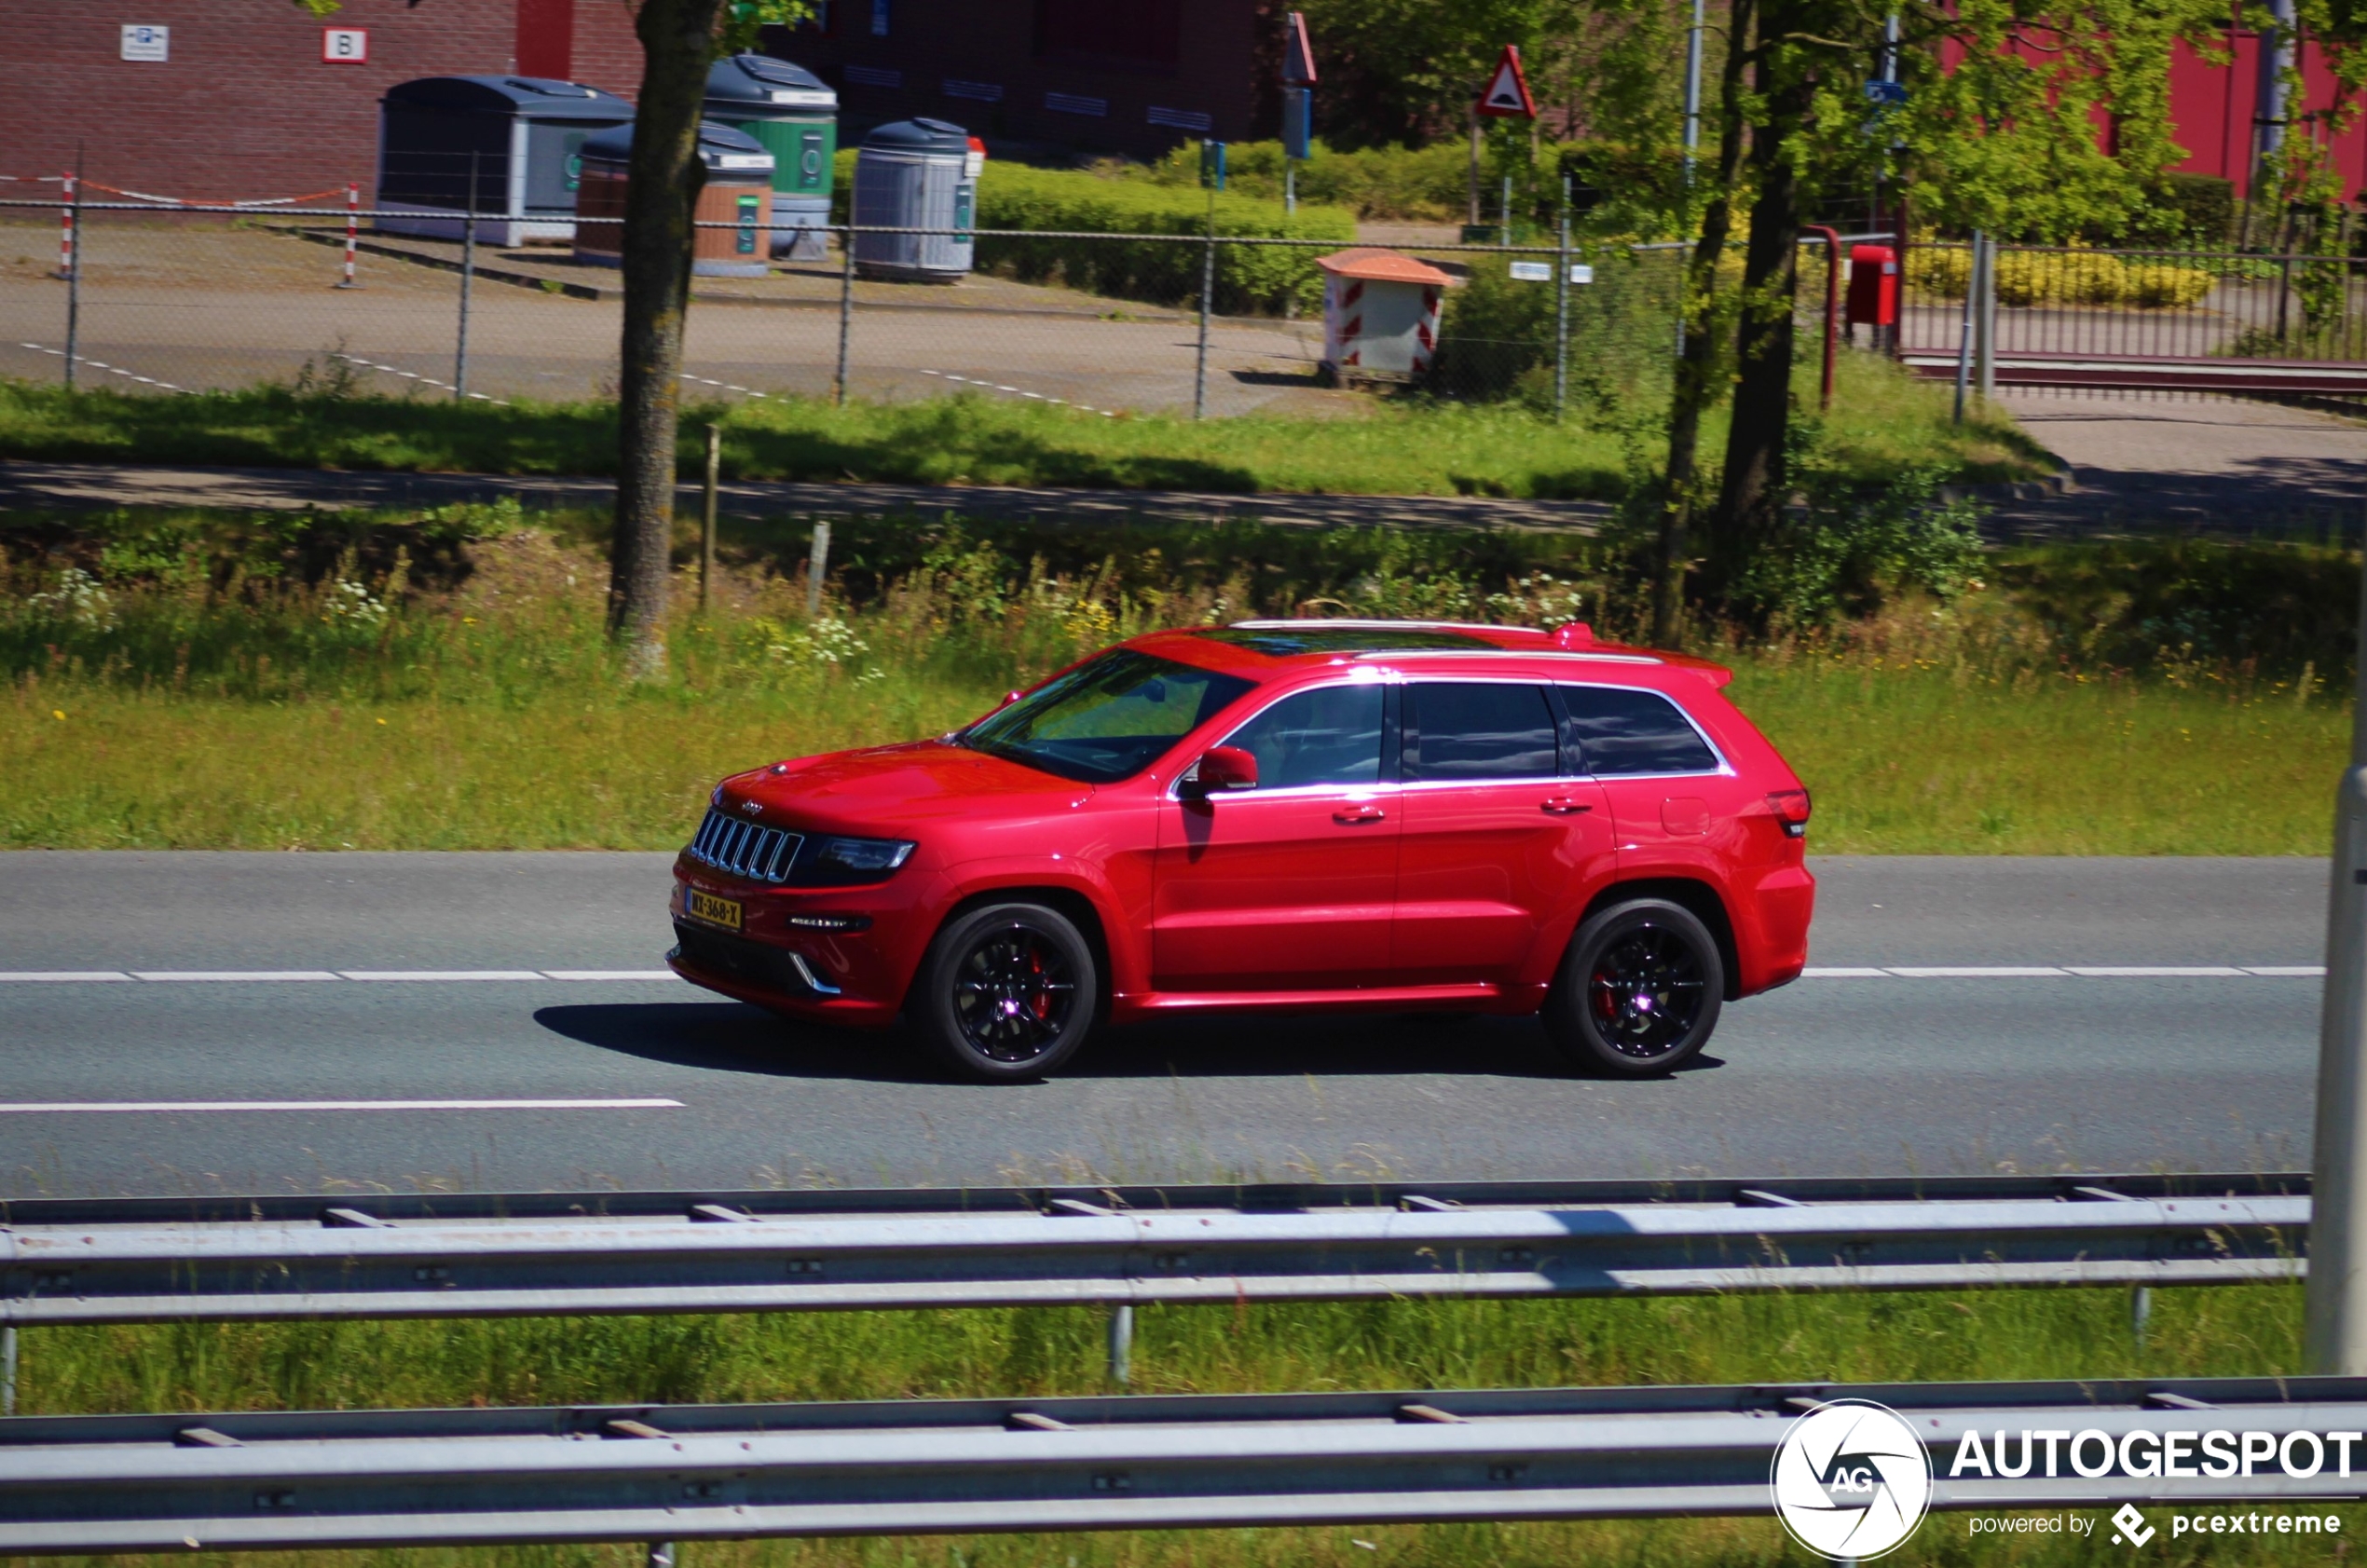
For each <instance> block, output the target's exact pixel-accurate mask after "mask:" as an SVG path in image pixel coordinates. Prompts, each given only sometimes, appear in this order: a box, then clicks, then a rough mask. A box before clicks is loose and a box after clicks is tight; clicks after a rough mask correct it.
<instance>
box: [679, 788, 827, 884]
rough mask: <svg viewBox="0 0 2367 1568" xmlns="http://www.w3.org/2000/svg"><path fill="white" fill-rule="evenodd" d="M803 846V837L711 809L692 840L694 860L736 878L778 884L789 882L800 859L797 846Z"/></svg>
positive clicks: (709, 808)
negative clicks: (793, 864)
mask: <svg viewBox="0 0 2367 1568" xmlns="http://www.w3.org/2000/svg"><path fill="white" fill-rule="evenodd" d="M804 842H805V836H804V835H803V834H800V833H790V832H788V831H787V830H785V829H783V828H778V827H759V826H758V825H756V824H755V823H752V822H744V821H742V820H741V819H740V818H738V817H733V816H726V815H724V814H723V812H722V811H719V810H718V809H717V808H715V807H713V806H710V807H708V808H707V813H706V820H705V822H703V823H701V824H699V831H698V835H697V837H695V838H693V839H691V858H692V859H693V860H703V861H705V862H706V863H707V864H708V865H709V866H714V867H715V868H716V869H717V870H718V871H729V872H731V873H732V875H734V876H739V877H755V878H757V879H759V880H762V881H767V882H777V881H781V880H784V879H787V876H788V874H789V862H790V861H792V860H794V859H796V858H797V851H798V846H799V845H800V844H802V843H804Z"/></svg>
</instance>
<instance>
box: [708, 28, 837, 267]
mask: <svg viewBox="0 0 2367 1568" xmlns="http://www.w3.org/2000/svg"><path fill="white" fill-rule="evenodd" d="M705 114H706V117H707V118H708V119H710V120H713V121H715V122H716V123H717V124H718V125H728V126H730V127H732V129H733V130H744V131H746V132H747V133H748V134H749V135H750V136H753V137H755V138H756V139H757V140H758V141H759V142H760V143H763V144H764V150H765V151H766V152H769V153H771V154H772V155H773V223H775V224H776V225H782V226H780V227H778V228H776V229H774V230H773V254H774V255H776V256H787V257H791V258H794V259H796V260H798V261H819V260H821V259H823V257H825V256H826V255H828V253H829V252H828V228H829V223H830V170H831V160H832V159H833V158H834V157H836V156H837V154H838V150H839V95H838V94H837V93H835V92H832V91H831V90H830V89H829V87H828V84H827V83H825V82H824V81H823V80H822V78H821V77H819V76H816V75H814V73H813V72H811V71H808V70H806V69H805V68H804V67H802V66H800V65H792V64H790V63H789V62H788V61H786V60H775V59H773V57H772V56H771V55H765V54H735V55H733V56H732V58H730V59H729V60H718V61H716V62H715V66H714V68H713V69H712V70H710V71H709V72H708V73H707V77H706V109H705Z"/></svg>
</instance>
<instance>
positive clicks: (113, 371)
mask: <svg viewBox="0 0 2367 1568" xmlns="http://www.w3.org/2000/svg"><path fill="white" fill-rule="evenodd" d="M17 347H18V348H32V349H35V350H38V351H39V352H41V353H44V354H48V355H49V356H50V357H52V358H53V359H60V360H62V359H64V358H65V357H66V351H65V350H64V349H62V348H48V347H47V346H46V345H43V344H39V343H20V344H18V345H17ZM74 362H75V363H76V364H81V365H89V367H90V368H91V369H92V370H103V371H105V372H106V373H107V374H108V375H120V376H122V377H123V378H124V379H125V380H127V381H137V382H138V383H140V385H142V386H143V387H161V388H163V389H165V390H166V391H168V392H186V391H188V388H186V387H176V386H174V385H173V384H172V383H171V382H170V381H158V380H157V379H156V378H155V377H154V376H149V375H136V374H134V373H133V372H131V371H128V370H123V369H119V368H117V367H116V366H115V365H111V364H103V363H102V362H100V361H97V360H92V359H86V358H84V357H83V356H82V355H80V354H76V355H75V356H74Z"/></svg>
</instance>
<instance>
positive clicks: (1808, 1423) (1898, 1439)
mask: <svg viewBox="0 0 2367 1568" xmlns="http://www.w3.org/2000/svg"><path fill="white" fill-rule="evenodd" d="M1768 1491H1769V1492H1770V1493H1771V1494H1772V1496H1773V1498H1774V1501H1775V1513H1776V1516H1777V1517H1778V1518H1780V1519H1781V1520H1783V1521H1784V1528H1785V1529H1786V1530H1787V1531H1789V1532H1791V1536H1792V1539H1793V1540H1795V1541H1798V1542H1799V1544H1800V1545H1801V1546H1803V1547H1806V1548H1808V1549H1809V1550H1810V1551H1813V1552H1814V1553H1815V1554H1816V1555H1817V1556H1819V1557H1822V1558H1827V1559H1830V1560H1831V1561H1835V1562H1843V1561H1849V1560H1850V1559H1852V1558H1859V1559H1863V1558H1868V1557H1880V1556H1881V1555H1882V1553H1884V1552H1886V1551H1888V1550H1890V1549H1891V1548H1893V1547H1895V1546H1897V1545H1898V1544H1899V1543H1900V1542H1902V1541H1904V1540H1906V1539H1907V1537H1909V1535H1912V1534H1914V1533H1915V1527H1916V1526H1917V1525H1919V1524H1921V1523H1922V1522H1923V1511H1924V1509H1926V1508H1928V1507H1930V1506H1931V1501H1932V1464H1931V1458H1930V1456H1929V1455H1928V1454H1926V1453H1925V1452H1923V1444H1922V1439H1921V1438H1917V1437H1916V1435H1915V1429H1914V1428H1913V1427H1911V1426H1909V1425H1907V1423H1906V1422H1905V1421H1904V1420H1903V1419H1901V1418H1900V1416H1899V1415H1898V1413H1897V1412H1896V1411H1892V1410H1890V1409H1888V1408H1887V1407H1885V1406H1882V1405H1878V1404H1875V1403H1874V1402H1873V1401H1871V1400H1870V1399H1836V1400H1834V1401H1833V1402H1832V1403H1831V1404H1828V1405H1819V1406H1818V1407H1817V1408H1816V1409H1815V1410H1813V1411H1810V1412H1809V1413H1808V1414H1806V1415H1804V1416H1802V1417H1800V1418H1799V1420H1798V1421H1795V1422H1793V1423H1792V1425H1791V1429H1790V1430H1788V1431H1786V1433H1785V1434H1784V1440H1783V1441H1782V1442H1781V1443H1780V1444H1778V1445H1777V1446H1776V1449H1775V1464H1774V1468H1773V1470H1772V1473H1771V1474H1770V1475H1769V1478H1768Z"/></svg>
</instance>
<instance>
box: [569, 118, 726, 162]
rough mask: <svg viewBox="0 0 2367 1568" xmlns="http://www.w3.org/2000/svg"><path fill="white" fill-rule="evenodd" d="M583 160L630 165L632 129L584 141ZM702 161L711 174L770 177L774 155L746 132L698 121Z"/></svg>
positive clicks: (621, 128)
mask: <svg viewBox="0 0 2367 1568" xmlns="http://www.w3.org/2000/svg"><path fill="white" fill-rule="evenodd" d="M582 156H583V159H584V161H585V162H587V163H617V164H622V163H628V162H630V161H631V160H632V157H633V127H632V126H630V125H620V126H617V127H615V128H614V129H613V130H604V131H602V132H600V133H599V134H598V135H597V136H587V137H585V138H584V141H583V154H582ZM699 162H700V163H701V164H703V165H705V167H706V169H707V170H708V171H709V172H716V171H719V170H732V171H733V172H746V173H751V174H758V173H761V174H770V173H772V172H773V155H772V154H771V153H768V152H766V151H765V150H764V143H761V142H759V141H758V140H757V139H756V138H755V137H753V136H750V135H749V134H748V133H747V132H746V131H745V130H732V128H731V127H730V126H728V125H718V124H716V123H715V122H714V121H713V120H701V121H700V122H699Z"/></svg>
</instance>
